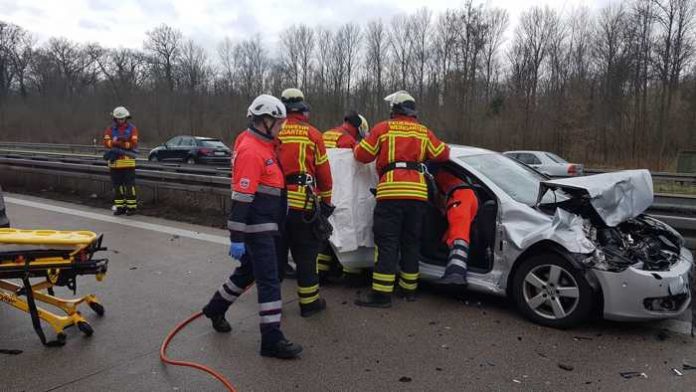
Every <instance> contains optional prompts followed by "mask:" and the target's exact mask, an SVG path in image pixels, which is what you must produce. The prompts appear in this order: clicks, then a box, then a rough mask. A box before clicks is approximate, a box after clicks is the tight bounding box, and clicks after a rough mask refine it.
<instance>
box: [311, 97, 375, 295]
mask: <svg viewBox="0 0 696 392" xmlns="http://www.w3.org/2000/svg"><path fill="white" fill-rule="evenodd" d="M369 130H370V125H369V124H368V123H367V120H366V119H365V117H363V116H362V115H361V114H359V113H358V112H356V111H355V110H350V111H348V113H346V115H345V116H344V117H343V124H341V125H339V126H337V127H335V128H332V129H329V130H328V131H326V132H324V134H323V138H324V144H325V145H326V148H327V149H331V148H349V149H351V150H352V149H353V148H355V146H356V145H357V144H358V142H359V141H360V140H362V139H363V138H364V137H365V136H367V133H368V131H369ZM317 267H318V269H319V280H320V281H321V282H324V281H326V280H327V279H328V278H329V276H330V275H332V276H338V275H340V274H341V272H342V273H343V275H344V277H345V278H346V281H347V282H348V284H349V285H358V284H360V283H361V281H362V279H361V277H362V271H361V270H360V269H356V268H348V267H341V266H340V265H338V262H337V260H336V257H335V255H334V252H333V250H332V249H331V245H330V244H329V242H328V241H326V242H325V243H324V244H322V246H321V250H320V251H319V255H318V256H317Z"/></svg>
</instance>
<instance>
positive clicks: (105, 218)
mask: <svg viewBox="0 0 696 392" xmlns="http://www.w3.org/2000/svg"><path fill="white" fill-rule="evenodd" d="M5 202H7V203H10V204H17V205H20V206H25V207H31V208H38V209H42V210H46V211H51V212H57V213H60V214H67V215H74V216H79V217H81V218H88V219H93V220H97V221H101V222H107V223H115V224H118V225H122V226H129V227H135V228H137V229H143V230H150V231H155V232H158V233H164V234H171V235H177V236H179V237H185V238H191V239H194V240H199V241H206V242H212V243H215V244H222V245H229V244H230V239H229V237H226V236H221V235H214V234H205V233H200V232H197V231H192V230H185V229H178V228H176V227H171V226H164V225H158V224H155V223H146V222H139V221H137V220H133V219H131V218H128V219H126V218H119V217H116V216H111V215H104V214H97V213H94V212H87V211H80V210H76V209H72V208H65V207H59V206H54V205H51V204H45V203H39V202H34V201H29V200H22V199H17V198H14V197H5Z"/></svg>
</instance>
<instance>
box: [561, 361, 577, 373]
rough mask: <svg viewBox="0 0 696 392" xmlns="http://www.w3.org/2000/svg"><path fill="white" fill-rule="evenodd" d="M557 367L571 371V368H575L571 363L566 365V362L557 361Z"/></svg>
mask: <svg viewBox="0 0 696 392" xmlns="http://www.w3.org/2000/svg"><path fill="white" fill-rule="evenodd" d="M558 367H559V368H561V369H563V370H567V371H569V372H572V371H573V370H575V367H573V366H572V365H568V364H567V363H561V362H559V363H558Z"/></svg>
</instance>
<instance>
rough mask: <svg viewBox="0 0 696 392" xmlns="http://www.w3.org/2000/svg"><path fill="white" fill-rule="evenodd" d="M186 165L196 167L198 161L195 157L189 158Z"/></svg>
mask: <svg viewBox="0 0 696 392" xmlns="http://www.w3.org/2000/svg"><path fill="white" fill-rule="evenodd" d="M186 163H187V164H189V165H195V164H196V159H195V158H194V157H188V158H186Z"/></svg>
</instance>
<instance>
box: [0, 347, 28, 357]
mask: <svg viewBox="0 0 696 392" xmlns="http://www.w3.org/2000/svg"><path fill="white" fill-rule="evenodd" d="M23 352H24V351H22V350H8V349H4V348H0V354H7V355H19V354H21V353H23Z"/></svg>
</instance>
